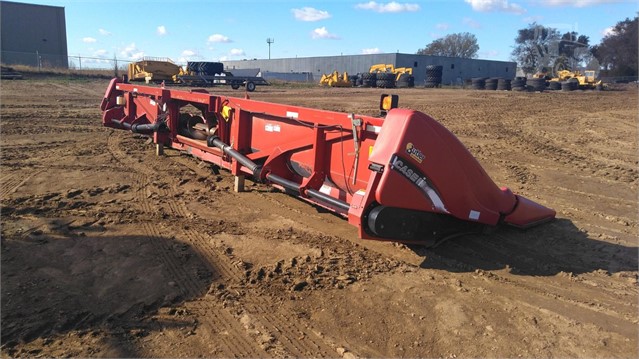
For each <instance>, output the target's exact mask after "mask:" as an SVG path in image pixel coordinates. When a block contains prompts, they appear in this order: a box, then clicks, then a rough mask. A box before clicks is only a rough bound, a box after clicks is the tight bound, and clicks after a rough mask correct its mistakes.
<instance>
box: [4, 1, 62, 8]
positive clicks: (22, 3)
mask: <svg viewBox="0 0 639 359" xmlns="http://www.w3.org/2000/svg"><path fill="white" fill-rule="evenodd" d="M4 3H7V4H16V5H23V6H37V7H51V8H56V9H64V6H55V5H42V4H30V3H24V2H18V1H5V0H0V4H4Z"/></svg>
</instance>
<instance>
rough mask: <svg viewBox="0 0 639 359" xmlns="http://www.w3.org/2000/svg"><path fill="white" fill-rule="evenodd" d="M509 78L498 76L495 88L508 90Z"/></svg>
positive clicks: (509, 87)
mask: <svg viewBox="0 0 639 359" xmlns="http://www.w3.org/2000/svg"><path fill="white" fill-rule="evenodd" d="M510 83H511V81H510V79H502V78H499V79H498V80H497V90H499V91H510V89H511V86H510Z"/></svg>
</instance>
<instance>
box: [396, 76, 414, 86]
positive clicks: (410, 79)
mask: <svg viewBox="0 0 639 359" xmlns="http://www.w3.org/2000/svg"><path fill="white" fill-rule="evenodd" d="M397 87H415V77H414V76H413V75H410V74H401V75H399V78H398V79H397Z"/></svg>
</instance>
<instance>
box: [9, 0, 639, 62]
mask: <svg viewBox="0 0 639 359" xmlns="http://www.w3.org/2000/svg"><path fill="white" fill-rule="evenodd" d="M13 1H16V2H23V3H32V4H41V5H53V6H62V7H64V8H65V15H66V26H67V46H68V54H69V55H70V56H82V57H94V58H104V59H113V58H114V57H117V58H118V59H120V60H134V61H135V60H139V59H141V58H143V57H162V58H166V57H168V58H170V59H171V60H173V61H174V62H176V63H180V64H184V63H186V62H187V61H221V62H224V61H226V60H242V59H267V58H269V45H268V43H267V39H268V38H270V39H272V40H273V41H274V42H273V43H272V44H271V45H270V56H271V58H291V57H311V56H337V55H358V54H373V53H393V52H400V53H409V54H413V53H415V52H417V50H419V49H420V48H424V47H425V46H426V45H427V44H429V43H431V42H432V41H433V40H436V39H438V38H440V37H443V36H445V35H447V34H452V33H460V32H469V33H471V34H474V35H475V36H476V37H477V40H478V44H479V53H478V58H480V59H488V60H501V61H510V60H511V52H512V49H513V46H514V45H515V41H514V39H515V37H516V36H517V30H519V29H523V28H526V27H527V26H528V24H530V23H533V22H536V23H538V24H541V25H544V26H549V27H553V28H556V29H558V30H559V31H560V32H561V33H564V32H567V31H576V32H578V33H579V34H580V35H581V34H583V35H587V36H589V37H590V43H591V45H592V44H598V43H599V42H600V41H601V39H602V38H603V37H604V36H605V35H606V34H607V33H609V32H610V31H611V28H612V27H613V26H614V25H615V24H616V23H617V22H619V21H622V20H624V19H626V18H634V17H635V16H636V15H637V12H638V11H639V2H638V1H637V0H625V1H624V0H621V1H614V0H527V1H524V0H450V1H444V0H422V1H419V0H418V1H366V0H360V1H350V0H326V1H296V0H272V1H259V0H234V1H231V0H209V1H204V0H190V1H189V0H186V1H168V0H154V1H150V0H137V1H123V0H111V1H106V0H67V1H49V0H34V1H31V0H13ZM94 62H96V63H97V62H98V61H94ZM82 63H83V64H89V63H90V60H88V59H83V60H82Z"/></svg>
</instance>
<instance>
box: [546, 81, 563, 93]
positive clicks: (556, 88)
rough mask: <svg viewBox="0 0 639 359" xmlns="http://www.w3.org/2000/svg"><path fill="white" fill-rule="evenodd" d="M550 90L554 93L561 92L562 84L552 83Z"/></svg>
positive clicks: (549, 86)
mask: <svg viewBox="0 0 639 359" xmlns="http://www.w3.org/2000/svg"><path fill="white" fill-rule="evenodd" d="M548 89H549V90H553V91H557V90H561V82H559V81H550V82H549V83H548Z"/></svg>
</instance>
